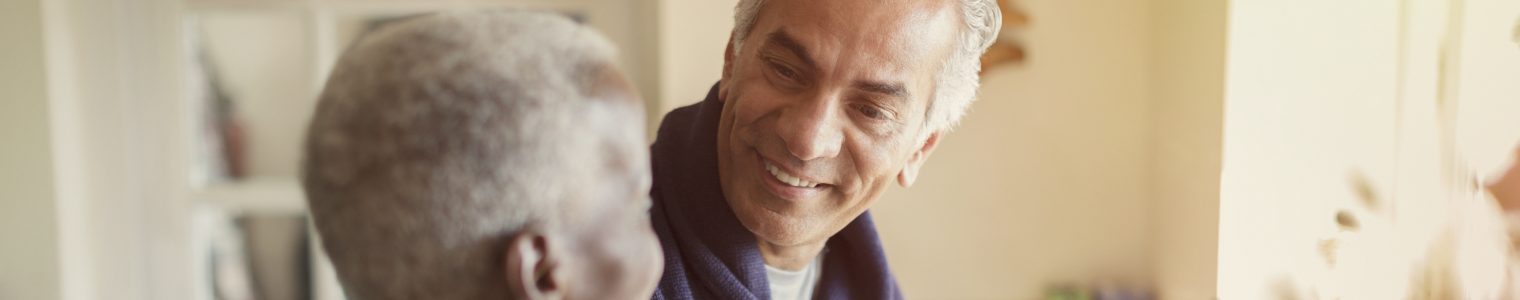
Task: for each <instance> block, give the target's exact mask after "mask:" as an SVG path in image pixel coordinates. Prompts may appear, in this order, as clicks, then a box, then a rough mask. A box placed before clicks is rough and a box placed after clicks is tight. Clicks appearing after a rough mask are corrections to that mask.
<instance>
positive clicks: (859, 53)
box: [651, 0, 1001, 299]
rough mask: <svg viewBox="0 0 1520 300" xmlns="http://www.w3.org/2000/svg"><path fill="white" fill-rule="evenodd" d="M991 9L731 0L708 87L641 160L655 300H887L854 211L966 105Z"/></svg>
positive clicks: (892, 292)
mask: <svg viewBox="0 0 1520 300" xmlns="http://www.w3.org/2000/svg"><path fill="white" fill-rule="evenodd" d="M1000 18H1001V16H1000V15H999V12H998V9H997V5H996V3H995V2H994V1H993V0H924V1H884V0H741V1H740V3H739V5H738V7H737V8H736V9H735V17H734V20H735V26H734V30H733V33H732V35H731V38H730V43H729V46H728V49H726V50H725V51H724V53H723V54H724V65H723V74H722V80H721V81H720V82H718V84H717V85H716V86H714V87H713V89H712V90H711V91H710V92H709V93H708V96H707V99H705V100H703V101H702V102H700V103H697V104H695V105H692V106H687V107H683V108H680V109H677V110H676V111H673V112H671V113H670V114H669V115H666V117H665V119H664V121H663V123H662V124H661V125H660V130H659V133H658V134H659V135H658V139H657V140H656V141H655V144H654V145H653V146H652V147H651V150H652V152H653V153H652V154H653V157H654V158H653V163H654V172H655V184H654V190H653V192H652V195H653V196H654V198H655V207H654V209H653V211H652V214H653V222H654V226H655V231H656V233H657V234H658V235H659V236H660V242H661V243H662V244H663V246H664V249H665V261H666V265H665V276H664V277H663V278H662V279H661V282H660V286H659V289H658V290H657V291H656V292H655V295H654V298H655V299H805V298H824V299H899V298H902V294H901V292H900V291H899V290H898V288H897V284H896V282H895V280H894V279H893V277H892V273H891V271H890V270H889V268H888V267H887V262H886V257H885V255H884V254H883V252H882V249H881V243H880V241H879V239H878V238H877V235H876V232H875V228H874V225H872V223H871V218H870V214H868V213H866V210H867V209H868V208H870V206H871V204H873V203H875V202H876V200H877V199H880V197H881V194H882V193H883V192H884V191H885V190H886V188H887V186H888V185H889V184H891V183H892V182H894V181H895V182H897V183H898V184H900V185H902V186H904V187H906V186H909V185H911V184H912V183H913V181H914V179H915V178H916V177H917V175H918V170H919V168H920V167H921V166H922V165H923V163H924V161H925V160H927V159H928V157H929V154H930V153H932V152H933V151H934V148H935V146H936V145H938V144H939V142H940V140H941V139H942V138H943V137H944V135H945V133H946V132H947V131H948V130H949V129H950V127H951V126H953V124H955V123H956V122H957V120H959V119H960V118H961V116H963V115H964V114H965V111H966V109H967V108H968V107H969V106H970V104H971V102H972V101H973V99H974V98H975V95H976V93H977V81H978V76H977V71H978V69H979V68H980V65H979V64H978V63H979V62H978V56H980V55H981V53H982V52H983V51H984V50H985V49H986V47H987V46H988V45H989V44H991V43H992V41H993V40H994V39H995V36H996V35H997V29H998V28H997V26H998V25H997V24H999V23H1000V22H1001V20H1000Z"/></svg>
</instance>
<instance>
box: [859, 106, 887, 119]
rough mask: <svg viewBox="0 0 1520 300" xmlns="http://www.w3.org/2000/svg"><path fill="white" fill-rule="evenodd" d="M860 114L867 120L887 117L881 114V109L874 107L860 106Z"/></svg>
mask: <svg viewBox="0 0 1520 300" xmlns="http://www.w3.org/2000/svg"><path fill="white" fill-rule="evenodd" d="M860 114H862V115H865V116H866V117H867V118H872V119H886V118H887V115H886V114H885V113H882V112H881V109H879V108H876V107H875V106H870V105H861V106H860Z"/></svg>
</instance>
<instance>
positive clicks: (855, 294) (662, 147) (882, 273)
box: [650, 85, 903, 300]
mask: <svg viewBox="0 0 1520 300" xmlns="http://www.w3.org/2000/svg"><path fill="white" fill-rule="evenodd" d="M722 112H723V102H721V101H719V100H718V87H717V85H713V88H712V90H710V91H708V92H707V99H705V100H703V101H702V102H700V103H697V104H693V105H690V106H686V107H682V108H678V109H676V110H675V111H672V112H670V113H669V114H666V115H665V120H664V121H662V122H661V123H660V131H659V133H658V135H656V139H655V142H654V145H653V146H650V152H651V155H652V156H653V157H652V161H651V162H652V163H653V167H654V188H653V190H651V191H650V196H651V197H653V198H654V206H653V208H651V209H650V218H651V221H652V222H653V225H654V230H655V234H657V235H659V237H660V245H661V246H662V247H664V252H665V275H664V277H663V278H660V286H659V287H658V288H657V289H656V290H655V292H654V298H653V299H658V300H667V299H668V300H685V299H725V300H727V299H733V300H768V299H770V288H769V286H768V283H767V282H766V278H765V262H764V260H763V259H761V257H760V249H759V248H757V247H756V246H755V235H754V233H751V232H750V231H749V229H746V228H745V227H744V224H741V223H739V218H738V217H737V216H735V215H734V211H733V209H732V208H730V207H729V206H728V201H727V200H725V199H724V197H723V190H722V187H721V186H720V182H719V180H718V153H717V150H718V149H717V148H718V146H717V138H718V119H719V116H720V115H721V114H722ZM826 245H827V246H826V247H828V249H829V251H826V252H825V253H824V255H825V256H824V259H823V273H822V275H821V277H822V278H820V279H819V281H818V285H817V287H816V288H815V290H814V298H815V299H902V298H903V297H902V292H901V291H900V290H898V288H897V281H896V280H894V279H893V278H892V272H891V270H890V269H888V268H887V258H886V253H885V252H883V251H882V248H881V239H880V238H879V237H877V235H876V225H874V224H873V223H871V213H870V212H869V211H867V212H865V213H862V214H861V215H860V217H857V218H855V220H854V221H851V222H850V224H849V225H846V226H845V227H844V229H842V230H840V231H839V233H836V234H834V236H833V237H831V238H829V241H828V242H827V244H826Z"/></svg>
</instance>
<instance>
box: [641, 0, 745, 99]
mask: <svg viewBox="0 0 1520 300" xmlns="http://www.w3.org/2000/svg"><path fill="white" fill-rule="evenodd" d="M657 1H658V5H659V8H660V9H659V14H660V18H659V25H658V26H659V28H660V33H659V34H658V35H659V39H660V43H659V51H660V59H659V61H660V67H659V74H660V92H659V95H660V99H659V100H658V103H657V105H658V107H659V110H660V113H659V114H657V116H660V117H663V116H664V115H665V112H668V111H670V110H672V109H675V108H677V107H682V106H686V105H688V104H692V103H697V101H702V98H704V97H707V91H708V89H710V88H712V85H713V84H714V83H717V82H718V79H719V78H720V77H722V73H723V49H724V48H725V47H726V46H727V44H726V42H727V41H728V34H729V31H731V30H732V29H733V28H734V4H736V3H739V1H738V0H657ZM652 121H653V122H654V124H659V121H658V117H657V118H656V120H652Z"/></svg>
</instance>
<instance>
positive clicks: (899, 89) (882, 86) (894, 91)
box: [854, 81, 911, 100]
mask: <svg viewBox="0 0 1520 300" xmlns="http://www.w3.org/2000/svg"><path fill="white" fill-rule="evenodd" d="M854 87H855V88H856V89H861V90H865V91H867V92H873V93H880V94H887V95H890V96H892V97H897V98H898V99H899V100H907V99H911V97H909V96H910V95H909V94H908V88H907V87H904V86H903V85H902V84H901V83H881V82H871V81H861V82H856V83H855V85H854Z"/></svg>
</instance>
